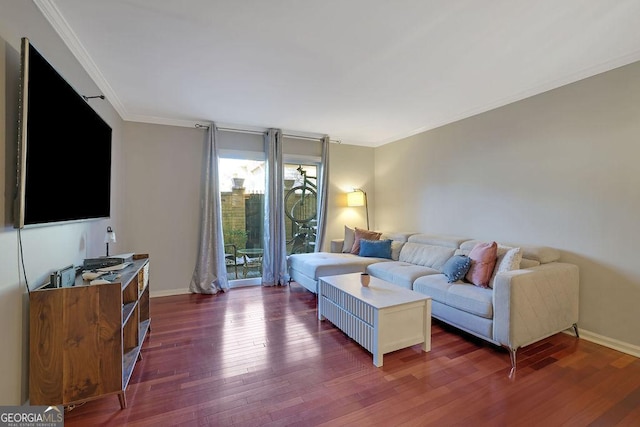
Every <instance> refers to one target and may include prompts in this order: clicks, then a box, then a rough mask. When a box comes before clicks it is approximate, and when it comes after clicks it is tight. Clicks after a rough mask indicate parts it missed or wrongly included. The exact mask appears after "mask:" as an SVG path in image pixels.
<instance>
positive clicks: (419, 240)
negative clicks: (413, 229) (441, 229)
mask: <svg viewBox="0 0 640 427" xmlns="http://www.w3.org/2000/svg"><path fill="white" fill-rule="evenodd" d="M465 240H467V239H464V238H461V237H454V236H438V235H434V234H413V235H411V236H409V238H408V241H407V243H405V244H404V246H403V247H402V250H401V251H400V255H399V257H398V260H399V261H403V262H408V263H411V264H416V265H421V266H423V267H430V268H435V269H436V270H441V269H442V266H443V265H444V263H445V262H447V260H448V259H449V258H451V256H452V255H453V253H454V252H455V250H456V249H457V248H458V247H459V246H460V244H461V243H462V242H464V241H465Z"/></svg>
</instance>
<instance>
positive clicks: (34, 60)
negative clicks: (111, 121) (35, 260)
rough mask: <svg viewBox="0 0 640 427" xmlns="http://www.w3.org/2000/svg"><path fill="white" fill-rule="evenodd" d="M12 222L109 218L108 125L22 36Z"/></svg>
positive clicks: (21, 224)
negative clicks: (16, 184) (15, 183)
mask: <svg viewBox="0 0 640 427" xmlns="http://www.w3.org/2000/svg"><path fill="white" fill-rule="evenodd" d="M21 67H22V68H21V86H20V105H19V106H18V107H19V125H18V165H17V172H18V176H17V178H18V191H17V196H16V200H15V211H14V226H15V227H16V228H23V227H25V226H35V225H47V224H54V223H55V224H57V223H61V222H67V221H79V220H86V219H97V218H105V217H109V216H110V205H111V203H110V201H111V127H109V125H107V124H106V123H105V122H104V120H102V118H100V116H99V115H98V114H97V113H96V112H95V111H94V110H93V108H91V106H90V105H89V104H88V102H87V101H85V99H84V98H83V97H82V96H81V95H79V94H78V93H77V92H76V91H75V90H74V89H73V88H72V87H71V85H69V84H68V83H67V82H66V81H65V79H64V78H62V76H61V75H60V74H59V73H58V72H57V71H56V70H55V69H54V68H53V67H52V66H51V64H49V63H48V62H47V60H46V59H44V57H43V56H42V55H41V54H40V53H38V51H37V50H36V49H35V48H34V47H33V45H31V43H29V40H28V39H26V38H23V39H22V52H21Z"/></svg>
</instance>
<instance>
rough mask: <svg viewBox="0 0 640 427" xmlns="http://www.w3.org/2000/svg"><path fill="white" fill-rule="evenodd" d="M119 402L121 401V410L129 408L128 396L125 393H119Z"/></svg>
mask: <svg viewBox="0 0 640 427" xmlns="http://www.w3.org/2000/svg"><path fill="white" fill-rule="evenodd" d="M118 400H119V401H120V409H126V408H127V396H126V395H125V394H124V391H123V392H121V393H118Z"/></svg>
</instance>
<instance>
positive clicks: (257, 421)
mask: <svg viewBox="0 0 640 427" xmlns="http://www.w3.org/2000/svg"><path fill="white" fill-rule="evenodd" d="M151 308H152V314H151V315H152V322H151V325H152V332H151V335H150V337H149V338H148V340H147V341H146V343H145V346H144V348H143V351H142V355H143V360H142V361H140V362H139V364H138V365H137V366H136V370H135V372H134V374H133V377H132V379H131V383H130V385H129V388H128V389H127V401H128V408H127V409H124V410H120V406H119V404H118V398H117V397H116V396H115V395H114V396H108V397H104V398H102V399H99V400H95V401H91V402H87V403H85V404H84V405H81V406H78V407H76V408H75V409H73V410H72V411H69V412H67V413H66V415H65V425H66V426H67V427H70V426H90V425H95V426H98V425H100V426H102V425H113V426H122V425H131V426H159V425H184V426H197V425H215V426H229V425H234V426H236V425H238V426H283V425H300V426H315V425H336V426H346V425H349V426H351V425H355V426H359V425H362V426H369V425H375V426H427V425H437V426H449V425H473V426H481V425H491V426H520V425H522V426H533V425H535V426H545V427H549V426H561V425H562V426H565V425H567V426H586V425H593V426H613V425H620V426H638V425H640V359H637V358H635V357H632V356H629V355H625V354H623V353H619V352H617V351H614V350H611V349H608V348H606V347H602V346H599V345H597V344H593V343H590V342H588V341H585V340H579V339H576V338H574V337H573V336H572V335H568V334H557V335H555V336H553V337H550V338H548V339H546V340H543V341H541V342H539V343H537V344H534V345H531V346H529V347H525V348H524V349H521V350H520V352H519V359H518V369H517V373H516V374H515V377H513V378H509V371H510V363H509V355H508V353H507V352H506V351H504V350H502V349H501V348H497V347H494V346H491V345H488V344H486V343H484V342H483V341H481V340H478V339H476V338H473V337H470V336H468V335H464V334H462V333H460V332H458V331H456V330H454V329H450V328H449V327H447V326H445V325H443V324H441V323H439V322H435V321H434V324H433V327H432V350H431V352H429V353H422V352H421V350H420V346H419V345H417V346H414V347H411V348H407V349H404V350H400V351H396V352H394V353H391V354H388V355H385V357H384V366H383V367H382V368H376V367H374V366H373V364H372V358H371V354H369V353H368V352H366V350H364V349H363V348H361V347H360V346H359V345H357V344H356V343H354V342H353V341H351V340H350V339H349V338H348V337H346V336H345V335H344V334H343V333H342V332H340V331H339V330H338V329H336V328H335V327H333V326H332V325H331V324H330V323H329V322H326V321H325V322H318V320H317V315H316V298H315V295H313V294H311V293H309V292H307V291H305V290H304V289H303V288H302V287H300V286H298V285H296V284H295V283H294V284H292V285H291V286H290V287H275V288H263V287H247V288H237V289H232V290H231V291H229V292H227V293H224V294H220V295H216V296H203V295H181V296H173V297H163V298H154V299H152V300H151Z"/></svg>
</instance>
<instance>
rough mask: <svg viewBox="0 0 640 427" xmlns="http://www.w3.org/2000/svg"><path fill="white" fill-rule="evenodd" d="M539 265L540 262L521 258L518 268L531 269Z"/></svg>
mask: <svg viewBox="0 0 640 427" xmlns="http://www.w3.org/2000/svg"><path fill="white" fill-rule="evenodd" d="M539 265H540V261H534V260H532V259H527V258H522V261H520V268H533V267H537V266H539Z"/></svg>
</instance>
